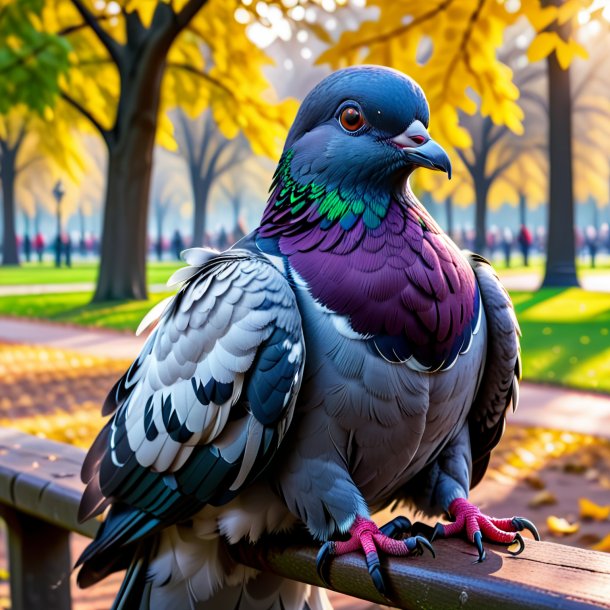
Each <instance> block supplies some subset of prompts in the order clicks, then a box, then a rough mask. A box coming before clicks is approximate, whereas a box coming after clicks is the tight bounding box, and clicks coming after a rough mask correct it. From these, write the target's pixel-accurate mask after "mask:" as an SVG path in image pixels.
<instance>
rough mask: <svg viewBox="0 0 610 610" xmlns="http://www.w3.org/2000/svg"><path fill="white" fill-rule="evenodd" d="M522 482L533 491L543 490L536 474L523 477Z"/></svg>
mask: <svg viewBox="0 0 610 610" xmlns="http://www.w3.org/2000/svg"><path fill="white" fill-rule="evenodd" d="M524 481H525V482H526V483H527V484H528V485H529V486H530V487H532V488H533V489H544V488H545V484H544V481H543V480H542V479H541V478H540V477H539V476H538V475H536V474H530V475H528V476H526V477H525V479H524Z"/></svg>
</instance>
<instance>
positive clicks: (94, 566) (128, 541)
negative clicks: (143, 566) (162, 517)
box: [75, 504, 161, 588]
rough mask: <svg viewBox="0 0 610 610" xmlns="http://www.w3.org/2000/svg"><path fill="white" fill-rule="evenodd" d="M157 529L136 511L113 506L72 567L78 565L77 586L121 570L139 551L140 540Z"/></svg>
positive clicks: (154, 521)
mask: <svg viewBox="0 0 610 610" xmlns="http://www.w3.org/2000/svg"><path fill="white" fill-rule="evenodd" d="M160 528H161V522H160V521H159V520H158V519H155V518H153V517H150V516H149V515H147V514H146V513H143V512H142V511H139V510H137V509H131V508H129V507H126V506H122V505H120V504H115V505H113V507H112V509H111V510H110V512H109V513H108V515H107V517H106V520H105V521H104V523H102V525H101V527H100V529H99V531H98V533H97V536H96V538H95V540H94V541H93V542H92V543H91V544H89V546H88V547H87V548H86V549H85V550H84V551H83V553H82V554H81V556H80V557H79V558H78V561H77V562H76V565H75V567H78V566H80V565H82V568H81V571H80V572H79V574H78V579H77V580H78V585H79V586H80V587H82V588H86V587H90V586H91V585H94V584H95V583H96V582H98V581H100V580H102V579H103V578H105V577H106V576H108V575H109V574H112V573H113V572H118V571H119V570H124V569H126V568H127V567H128V566H129V565H130V561H131V558H132V557H133V556H134V553H135V552H136V550H137V549H138V548H139V547H138V545H139V542H140V539H143V538H149V537H151V536H152V535H153V534H154V533H155V532H156V531H158V530H159V529H160Z"/></svg>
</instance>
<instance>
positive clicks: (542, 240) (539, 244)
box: [534, 227, 546, 254]
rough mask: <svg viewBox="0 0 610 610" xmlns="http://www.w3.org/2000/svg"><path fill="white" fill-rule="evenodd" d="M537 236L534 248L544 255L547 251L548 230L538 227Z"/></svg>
mask: <svg viewBox="0 0 610 610" xmlns="http://www.w3.org/2000/svg"><path fill="white" fill-rule="evenodd" d="M535 235H536V238H535V241H534V246H535V248H536V249H537V250H538V252H540V253H541V254H542V253H544V252H545V250H546V229H545V228H544V227H538V228H537V229H536V234H535Z"/></svg>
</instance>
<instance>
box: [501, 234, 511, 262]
mask: <svg viewBox="0 0 610 610" xmlns="http://www.w3.org/2000/svg"><path fill="white" fill-rule="evenodd" d="M512 249H513V232H512V231H511V230H510V229H509V228H508V227H506V228H505V229H504V231H502V252H503V253H504V262H505V264H506V268H507V269H508V268H509V267H510V257H511V254H512Z"/></svg>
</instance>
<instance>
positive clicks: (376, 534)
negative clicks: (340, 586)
mask: <svg viewBox="0 0 610 610" xmlns="http://www.w3.org/2000/svg"><path fill="white" fill-rule="evenodd" d="M398 523H399V524H400V525H397V524H398ZM410 528H411V523H410V522H409V520H408V519H405V518H404V517H399V518H398V519H395V520H394V521H392V522H391V523H389V524H388V526H384V527H383V528H382V529H383V530H384V531H386V532H391V533H394V534H402V533H404V532H405V531H409V530H410ZM384 531H382V530H380V529H379V528H378V527H377V526H376V525H375V524H374V523H373V522H372V521H371V520H369V519H365V518H363V517H356V520H355V521H354V524H353V525H352V527H351V528H350V530H349V533H350V538H349V540H346V541H345V542H334V541H330V542H326V543H325V544H324V545H323V546H322V548H321V549H320V551H319V552H318V557H317V559H316V569H317V571H318V576H319V577H320V578H321V580H322V581H323V582H324V583H325V584H326V585H327V586H329V587H330V583H329V578H328V568H329V563H330V562H329V559H330V558H331V557H332V556H334V555H346V554H347V553H353V552H354V551H360V550H362V551H364V556H365V558H366V565H367V568H368V570H369V574H370V575H371V578H372V580H373V584H374V585H375V587H376V588H377V590H378V591H379V592H380V593H381V594H382V595H386V591H387V588H386V585H385V582H384V579H383V575H382V573H381V566H380V563H379V555H378V554H377V553H378V550H379V551H383V552H384V553H386V554H387V555H393V556H404V555H421V554H422V553H423V551H424V548H427V549H428V550H429V551H430V552H431V553H432V556H434V549H433V548H432V545H431V544H430V543H429V542H428V540H426V538H424V537H423V536H412V537H410V538H404V539H396V538H391V537H390V536H387V535H386V534H385V533H384Z"/></svg>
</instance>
